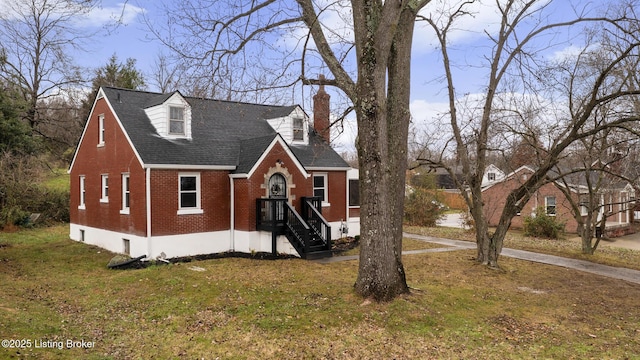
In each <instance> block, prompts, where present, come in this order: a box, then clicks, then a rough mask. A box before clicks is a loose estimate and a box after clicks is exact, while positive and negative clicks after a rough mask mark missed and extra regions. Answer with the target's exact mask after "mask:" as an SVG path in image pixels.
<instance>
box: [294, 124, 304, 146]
mask: <svg viewBox="0 0 640 360" xmlns="http://www.w3.org/2000/svg"><path fill="white" fill-rule="evenodd" d="M293 141H304V120H303V119H302V118H293Z"/></svg>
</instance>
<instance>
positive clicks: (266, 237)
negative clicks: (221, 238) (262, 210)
mask: <svg viewBox="0 0 640 360" xmlns="http://www.w3.org/2000/svg"><path fill="white" fill-rule="evenodd" d="M233 238H234V248H233V251H237V252H242V253H248V254H250V253H253V252H268V253H270V252H271V251H272V249H271V233H270V232H267V231H238V230H236V231H234V236H233ZM276 251H277V252H278V253H279V254H287V255H294V256H300V254H298V252H297V251H296V249H295V248H294V247H293V245H291V243H290V242H289V240H287V238H286V237H284V236H283V235H280V236H278V238H277V239H276Z"/></svg>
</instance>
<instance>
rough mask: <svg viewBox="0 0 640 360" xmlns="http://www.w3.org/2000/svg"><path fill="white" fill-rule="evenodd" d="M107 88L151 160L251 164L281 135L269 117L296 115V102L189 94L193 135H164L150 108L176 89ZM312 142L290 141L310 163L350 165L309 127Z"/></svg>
mask: <svg viewBox="0 0 640 360" xmlns="http://www.w3.org/2000/svg"><path fill="white" fill-rule="evenodd" d="M102 91H103V93H104V95H105V97H106V98H107V100H108V102H109V104H110V105H111V107H112V108H113V111H114V112H115V115H116V116H117V118H118V119H119V120H120V122H121V123H122V126H123V127H124V129H125V131H126V132H127V135H128V136H129V138H130V140H131V142H132V144H133V146H134V147H135V149H136V151H137V153H138V154H139V156H140V158H141V160H142V162H143V163H144V164H145V165H175V166H221V167H230V168H233V169H235V172H236V173H243V172H246V171H248V170H249V169H251V167H252V166H253V164H254V163H255V162H256V161H257V160H258V159H259V158H260V156H261V155H262V153H263V152H264V150H265V149H266V148H267V146H268V145H269V144H270V143H271V142H272V141H273V139H274V138H275V137H276V136H277V133H276V131H275V130H274V129H273V128H272V127H271V126H270V125H269V124H268V123H267V121H266V120H267V119H273V118H279V117H285V116H288V115H290V114H291V113H292V112H293V111H294V109H295V108H296V107H297V106H296V105H292V106H273V105H261V104H250V103H241V102H231V101H220V100H211V99H202V98H194V97H184V99H185V100H186V101H187V102H188V103H189V105H190V106H191V134H192V135H191V138H190V139H172V138H167V137H162V136H160V135H159V134H158V132H157V131H156V128H155V127H154V126H153V125H152V124H151V121H150V120H149V118H148V117H147V114H146V113H145V109H146V108H149V107H151V106H155V105H159V104H162V103H163V102H164V101H166V100H167V99H168V98H170V97H171V96H172V95H173V94H175V92H173V93H170V94H159V93H152V92H145V91H135V90H127V89H118V88H112V87H103V88H102ZM309 139H310V140H309V145H289V147H290V149H291V151H292V153H293V154H294V155H295V156H296V157H297V159H298V161H299V162H300V163H301V164H302V165H303V166H304V167H305V168H349V165H348V164H347V163H346V162H345V161H344V160H343V159H342V158H341V157H340V155H338V154H337V153H336V152H335V151H334V150H333V149H332V148H331V146H329V144H327V143H326V142H324V141H322V140H321V138H320V137H319V136H318V135H317V134H315V133H314V132H313V131H312V130H310V131H309Z"/></svg>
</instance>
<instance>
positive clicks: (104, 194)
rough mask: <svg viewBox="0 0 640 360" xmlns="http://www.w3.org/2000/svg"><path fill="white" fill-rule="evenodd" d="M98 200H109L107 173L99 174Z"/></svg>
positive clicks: (105, 201) (104, 201)
mask: <svg viewBox="0 0 640 360" xmlns="http://www.w3.org/2000/svg"><path fill="white" fill-rule="evenodd" d="M100 178H101V180H100V189H101V191H100V194H101V195H100V202H103V203H107V202H109V175H106V174H102V175H101V176H100Z"/></svg>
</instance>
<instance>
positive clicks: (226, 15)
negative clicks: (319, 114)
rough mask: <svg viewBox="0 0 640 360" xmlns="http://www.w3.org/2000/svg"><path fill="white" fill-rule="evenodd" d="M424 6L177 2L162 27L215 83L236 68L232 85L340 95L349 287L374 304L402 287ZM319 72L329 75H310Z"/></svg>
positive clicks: (421, 1) (415, 0) (415, 1)
mask: <svg viewBox="0 0 640 360" xmlns="http://www.w3.org/2000/svg"><path fill="white" fill-rule="evenodd" d="M428 2H429V0H410V1H401V0H390V1H389V0H387V1H384V2H383V1H382V0H352V1H350V2H349V1H345V0H338V1H336V2H330V3H327V2H321V1H312V0H297V1H296V2H295V3H294V2H285V1H276V0H265V1H258V2H236V1H233V2H224V1H197V2H196V1H186V2H182V3H181V5H180V7H179V9H178V11H175V10H174V11H169V13H170V14H171V22H172V24H179V26H178V27H170V28H166V29H165V30H166V31H168V33H169V34H171V35H170V38H167V37H164V40H165V42H166V43H167V44H168V45H169V46H170V47H171V48H172V49H174V50H175V51H177V52H178V53H179V54H180V55H181V56H183V57H184V58H185V59H187V60H189V61H192V62H193V64H194V66H202V68H204V69H208V73H209V74H210V76H211V77H212V78H213V79H214V80H215V79H223V78H224V77H223V76H224V75H225V73H226V72H228V71H235V72H236V73H237V74H238V77H236V78H235V79H237V80H238V83H236V84H230V85H231V86H242V87H243V88H245V89H250V88H252V83H253V81H255V80H256V79H258V80H260V82H259V83H260V84H265V83H268V84H271V86H270V87H271V88H272V89H274V88H284V87H291V86H293V85H296V84H300V82H302V83H303V84H310V85H319V84H323V85H329V86H334V87H335V88H337V89H339V90H340V91H341V92H342V93H344V94H345V95H346V96H347V97H348V99H349V100H350V103H351V105H350V107H352V108H353V111H355V114H356V117H357V123H358V141H357V149H358V159H359V169H360V174H361V175H360V176H361V179H362V181H361V185H360V186H361V197H360V198H361V199H362V200H363V201H362V204H361V213H362V217H361V240H360V241H361V251H360V264H359V272H358V278H357V280H356V283H355V289H356V292H357V293H358V294H360V295H362V296H363V297H371V298H374V299H376V300H389V299H392V298H394V297H395V296H397V295H399V294H402V293H406V292H408V291H409V288H408V286H407V284H406V278H405V272H404V267H403V265H402V261H401V252H402V214H403V204H404V186H405V170H406V166H407V165H406V164H407V161H406V159H407V137H408V127H409V120H410V113H409V89H410V63H411V48H412V37H413V36H412V34H413V30H414V22H415V19H416V16H417V14H418V11H420V9H421V8H423V7H424V6H425V5H426V4H427V3H428ZM345 20H346V21H345ZM330 21H334V22H333V23H331V22H330ZM347 24H350V25H347ZM181 35H183V36H181ZM184 45H186V46H184ZM194 50H195V51H194ZM322 73H327V74H328V73H330V75H332V76H331V78H328V79H324V78H321V77H317V75H318V74H322ZM263 77H264V78H263ZM265 79H268V80H269V81H265Z"/></svg>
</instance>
